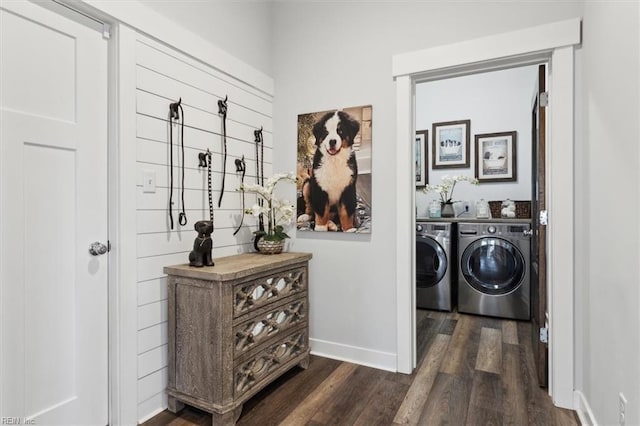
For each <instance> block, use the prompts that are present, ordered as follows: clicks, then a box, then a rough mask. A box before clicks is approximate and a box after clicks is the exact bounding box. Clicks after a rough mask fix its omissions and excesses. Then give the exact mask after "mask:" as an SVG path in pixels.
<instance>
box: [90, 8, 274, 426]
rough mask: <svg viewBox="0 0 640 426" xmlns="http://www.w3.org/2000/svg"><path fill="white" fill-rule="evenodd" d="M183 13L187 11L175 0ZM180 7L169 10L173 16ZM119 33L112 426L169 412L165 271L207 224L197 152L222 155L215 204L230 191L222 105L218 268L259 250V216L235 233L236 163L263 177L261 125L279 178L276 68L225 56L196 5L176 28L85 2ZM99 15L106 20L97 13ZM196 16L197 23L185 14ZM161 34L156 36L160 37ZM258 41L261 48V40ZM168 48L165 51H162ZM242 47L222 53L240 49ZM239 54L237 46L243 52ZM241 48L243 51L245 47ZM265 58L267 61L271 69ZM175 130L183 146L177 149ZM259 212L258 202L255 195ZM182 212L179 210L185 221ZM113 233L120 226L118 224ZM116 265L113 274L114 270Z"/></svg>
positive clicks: (138, 11)
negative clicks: (149, 186)
mask: <svg viewBox="0 0 640 426" xmlns="http://www.w3.org/2000/svg"><path fill="white" fill-rule="evenodd" d="M171 5H172V6H175V7H176V8H178V7H179V5H182V6H184V3H182V2H171ZM171 5H165V6H167V7H169V6H171ZM79 6H81V7H82V8H84V9H85V10H87V11H88V12H90V13H97V14H98V15H99V16H102V17H104V19H107V20H109V21H111V22H115V23H118V22H119V23H122V24H124V25H119V26H117V31H116V32H117V38H116V40H117V42H118V48H119V52H118V57H117V58H114V57H112V58H111V59H112V60H113V64H112V66H114V67H115V69H116V70H117V71H116V76H115V79H114V81H111V82H110V84H112V88H113V90H116V91H117V93H118V97H119V99H118V102H119V103H118V104H117V106H114V107H113V113H114V116H117V120H118V123H117V124H118V129H117V130H115V129H114V130H115V131H116V133H117V134H118V141H117V143H114V144H113V145H112V146H111V147H110V150H111V151H112V159H115V158H117V162H118V164H117V168H116V167H113V169H112V170H111V171H112V172H113V173H114V175H113V176H112V177H111V179H112V183H113V185H112V188H111V190H112V191H113V195H112V198H111V199H110V202H111V203H112V205H116V206H117V208H118V211H117V212H115V214H114V215H113V217H114V218H112V222H113V223H111V222H110V227H112V228H114V230H112V231H110V232H112V234H111V236H110V238H112V239H113V242H114V244H113V250H112V252H111V255H110V262H111V265H112V269H111V271H112V272H113V276H114V277H117V278H114V279H113V280H114V281H115V282H116V284H117V286H115V287H117V288H112V289H111V293H112V294H111V295H110V305H111V306H115V307H112V308H110V309H111V313H112V314H113V315H114V318H112V319H110V321H111V325H112V326H113V327H114V330H113V333H112V334H113V335H116V336H117V337H114V338H113V339H112V341H111V342H110V343H111V349H110V355H111V357H110V358H111V359H110V369H111V371H113V375H114V376H116V377H115V383H117V384H118V388H116V389H113V390H114V391H117V392H119V393H118V394H117V395H114V399H113V401H112V402H113V403H114V405H113V410H112V415H113V416H114V417H113V422H114V424H135V423H136V422H137V421H143V420H145V419H147V418H149V417H150V416H153V415H154V414H156V413H158V412H159V411H162V410H163V409H165V408H166V406H167V401H166V393H165V388H166V385H167V366H166V364H167V345H166V342H167V340H166V339H167V323H166V321H167V312H166V311H167V304H166V299H167V293H166V280H165V278H164V274H163V271H162V268H163V267H164V266H166V265H171V264H176V263H186V262H187V261H188V253H189V251H190V250H191V247H192V244H193V239H194V237H195V236H196V233H195V231H194V230H193V224H194V223H195V221H196V220H198V219H201V218H206V217H208V202H207V196H206V192H205V190H204V188H205V185H206V176H205V175H206V174H205V172H204V170H203V169H199V168H198V167H197V158H198V157H197V154H198V152H201V151H204V150H205V149H206V148H209V149H210V150H211V151H212V152H213V171H214V173H213V182H214V197H215V200H217V195H218V194H219V190H220V187H221V170H222V162H221V155H220V154H221V152H222V141H221V137H220V133H221V127H222V126H221V120H220V117H219V115H218V108H217V101H218V100H219V99H221V98H223V97H225V96H226V95H228V96H229V110H228V111H229V112H228V121H227V130H228V153H229V157H228V160H227V175H226V183H225V192H226V194H225V196H224V200H223V203H222V207H221V208H218V207H217V203H216V207H215V224H216V231H215V232H214V235H213V238H214V253H213V255H214V260H215V258H217V257H220V256H225V255H230V254H235V253H239V252H243V251H248V250H249V249H250V241H251V237H252V236H251V231H252V228H251V226H253V227H254V228H255V220H253V218H245V226H244V228H243V229H242V230H241V231H240V233H239V234H238V235H237V236H233V235H232V234H233V230H234V227H235V226H236V225H237V224H238V222H239V218H240V211H241V210H240V209H241V203H240V196H239V193H237V192H235V189H236V188H237V187H238V185H239V179H238V177H237V175H236V174H235V166H234V163H233V160H234V159H235V158H238V157H240V156H242V155H244V156H245V159H246V161H247V176H246V178H247V179H252V176H253V174H252V171H253V170H255V149H254V145H253V140H254V135H253V130H254V129H257V128H260V127H264V141H265V161H266V164H265V173H266V174H270V173H271V157H272V144H273V139H272V137H271V135H272V101H273V80H272V79H271V78H270V77H269V76H268V75H266V74H264V73H262V72H260V71H259V70H258V68H261V69H265V68H268V61H267V59H265V58H263V57H260V58H257V57H253V58H252V59H253V60H252V61H251V63H252V65H249V64H248V63H246V62H244V61H242V60H239V59H238V58H237V57H235V56H233V54H232V53H231V54H230V53H227V52H226V51H225V50H223V49H222V48H221V47H220V46H218V45H216V40H215V39H212V40H208V39H206V38H203V36H202V35H201V34H197V33H195V32H193V28H189V25H188V23H189V21H190V19H193V20H194V21H195V20H197V19H198V16H197V15H198V14H199V12H200V10H199V9H198V8H189V7H185V10H184V11H191V13H193V15H191V18H188V17H187V18H185V20H184V21H182V22H181V23H180V24H181V25H179V24H177V23H176V22H175V21H173V20H172V18H171V17H169V18H167V17H164V16H163V15H161V14H159V13H156V12H155V11H154V10H152V9H150V8H148V7H146V6H144V5H143V4H141V3H140V2H137V1H128V2H113V1H109V0H85V2H84V4H82V5H79ZM96 10H97V12H96ZM187 15H188V14H187ZM260 28H261V26H260V25H253V26H252V25H251V23H249V25H248V27H247V28H246V29H245V31H244V32H243V34H244V35H245V36H246V38H247V39H249V40H250V41H249V43H250V42H251V40H252V41H254V42H256V43H257V44H258V47H259V48H262V47H264V46H266V45H268V41H264V40H263V37H264V34H261V33H260V32H259V31H260ZM154 37H155V38H154ZM259 40H262V41H260V42H258V41H259ZM157 41H159V42H157ZM234 46H235V45H234V44H233V43H230V44H227V45H226V46H225V47H226V48H230V49H235V48H236V47H234ZM238 49H239V48H238ZM239 50H241V49H239ZM265 61H267V62H265ZM179 97H182V100H183V107H184V112H185V114H184V115H185V118H186V119H185V126H186V128H185V140H184V142H185V143H184V144H185V166H186V170H185V188H186V190H185V205H186V208H187V217H188V220H189V223H188V224H187V226H186V227H184V228H183V227H180V226H177V225H176V228H175V229H174V230H173V231H171V230H170V229H169V226H168V220H167V211H166V207H167V203H168V188H169V178H168V162H169V159H168V158H169V144H168V130H169V128H168V125H167V115H168V105H169V103H170V102H174V101H175V100H177V99H178V98H179ZM178 133H179V128H178V127H174V136H175V137H176V139H175V140H174V141H175V142H176V143H177V142H178V141H179V140H180V138H179V136H178ZM173 149H174V160H175V163H174V166H175V167H174V179H175V181H174V200H175V202H176V206H179V205H180V203H179V201H178V200H179V199H180V190H179V188H180V170H179V168H178V167H177V164H178V160H177V159H178V158H179V155H180V150H179V149H178V148H177V146H175V145H174V147H173ZM145 171H151V172H155V176H156V191H155V192H154V193H145V192H143V190H142V182H143V180H142V175H143V172H145ZM247 203H251V197H248V198H247ZM177 214H178V208H176V210H175V211H174V218H177ZM112 225H113V226H112ZM113 265H115V266H113Z"/></svg>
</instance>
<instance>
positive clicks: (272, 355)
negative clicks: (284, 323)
mask: <svg viewBox="0 0 640 426" xmlns="http://www.w3.org/2000/svg"><path fill="white" fill-rule="evenodd" d="M306 337H307V330H300V331H298V332H295V333H292V334H290V335H289V336H286V337H284V338H282V339H281V340H280V341H279V342H277V343H274V344H272V345H269V346H267V347H266V348H265V349H264V350H263V351H260V352H259V353H258V354H256V355H255V356H254V357H252V358H250V359H248V360H247V361H246V362H243V363H242V364H240V365H239V366H238V367H236V369H235V370H234V376H235V379H234V383H235V389H234V392H235V397H236V398H237V397H239V396H241V395H242V394H244V393H245V392H247V391H249V390H251V389H252V388H253V387H254V386H255V385H256V384H258V383H260V382H261V381H262V380H263V379H265V378H267V376H269V374H271V373H272V372H274V371H276V370H277V369H278V368H280V367H282V366H283V365H284V364H286V363H287V362H289V361H291V360H292V359H294V358H295V357H297V356H298V355H300V354H302V353H304V352H305V351H306V350H307V343H306Z"/></svg>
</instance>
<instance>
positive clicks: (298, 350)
mask: <svg viewBox="0 0 640 426" xmlns="http://www.w3.org/2000/svg"><path fill="white" fill-rule="evenodd" d="M309 259H311V254H307V253H282V254H278V255H263V254H257V253H247V254H240V255H236V256H229V257H222V258H218V259H215V266H212V267H203V268H194V267H190V266H188V265H176V266H167V267H165V268H164V272H165V273H166V274H167V275H168V286H169V294H168V297H169V383H168V389H167V393H168V395H169V401H168V404H169V410H170V411H172V412H174V413H175V412H177V411H179V410H180V409H182V407H183V406H184V404H188V405H192V406H194V407H198V408H200V409H202V410H205V411H207V412H209V413H211V414H212V415H213V424H214V425H218V424H224V425H227V424H235V422H236V420H237V419H238V417H239V416H240V413H241V412H242V404H243V403H244V402H245V401H246V400H247V399H249V398H251V397H252V396H253V395H254V394H255V393H257V392H258V391H259V390H260V389H262V388H264V387H265V386H266V385H268V384H269V383H271V382H272V381H273V380H275V379H276V378H278V377H279V376H280V375H282V374H283V373H284V372H286V371H287V370H289V369H290V368H292V367H294V366H296V365H300V366H302V367H303V368H306V367H307V366H308V363H309V321H308V313H309V300H308V277H309V266H308V264H309Z"/></svg>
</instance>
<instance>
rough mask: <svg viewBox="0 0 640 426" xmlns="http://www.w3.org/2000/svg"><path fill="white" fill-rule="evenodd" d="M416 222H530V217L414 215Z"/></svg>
mask: <svg viewBox="0 0 640 426" xmlns="http://www.w3.org/2000/svg"><path fill="white" fill-rule="evenodd" d="M416 222H452V223H454V222H455V223H457V222H471V223H473V222H477V223H531V218H513V219H503V218H500V217H498V218H494V219H476V218H475V217H466V216H460V217H416Z"/></svg>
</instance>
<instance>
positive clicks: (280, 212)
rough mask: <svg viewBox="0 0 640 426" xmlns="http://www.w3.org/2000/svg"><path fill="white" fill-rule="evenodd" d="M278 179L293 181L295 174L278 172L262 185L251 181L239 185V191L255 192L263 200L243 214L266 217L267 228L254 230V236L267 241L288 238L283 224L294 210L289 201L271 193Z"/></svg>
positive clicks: (291, 217) (290, 217)
mask: <svg viewBox="0 0 640 426" xmlns="http://www.w3.org/2000/svg"><path fill="white" fill-rule="evenodd" d="M280 181H289V182H295V181H296V176H295V175H294V174H293V173H279V174H275V175H273V176H271V177H270V178H269V179H267V181H266V183H265V185H264V186H262V185H258V184H251V183H244V184H242V185H240V188H239V190H240V191H244V192H252V193H255V194H257V195H259V196H260V197H262V199H263V200H264V201H265V203H263V204H262V205H260V204H259V203H256V204H254V205H253V206H252V207H251V208H248V209H245V211H244V213H245V214H252V215H254V216H255V217H258V216H260V215H261V214H262V215H264V217H265V218H266V222H267V229H266V230H265V231H261V230H258V231H255V232H254V234H256V238H260V237H262V238H264V239H265V240H267V241H282V240H284V239H285V238H290V237H289V236H288V235H287V233H286V232H284V226H285V225H288V224H289V223H290V222H291V220H292V219H293V215H294V212H295V211H294V207H293V205H292V204H291V203H289V202H288V201H287V200H281V199H278V198H277V197H276V196H275V195H274V194H273V191H274V190H275V188H276V185H277V184H278V182H280Z"/></svg>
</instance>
